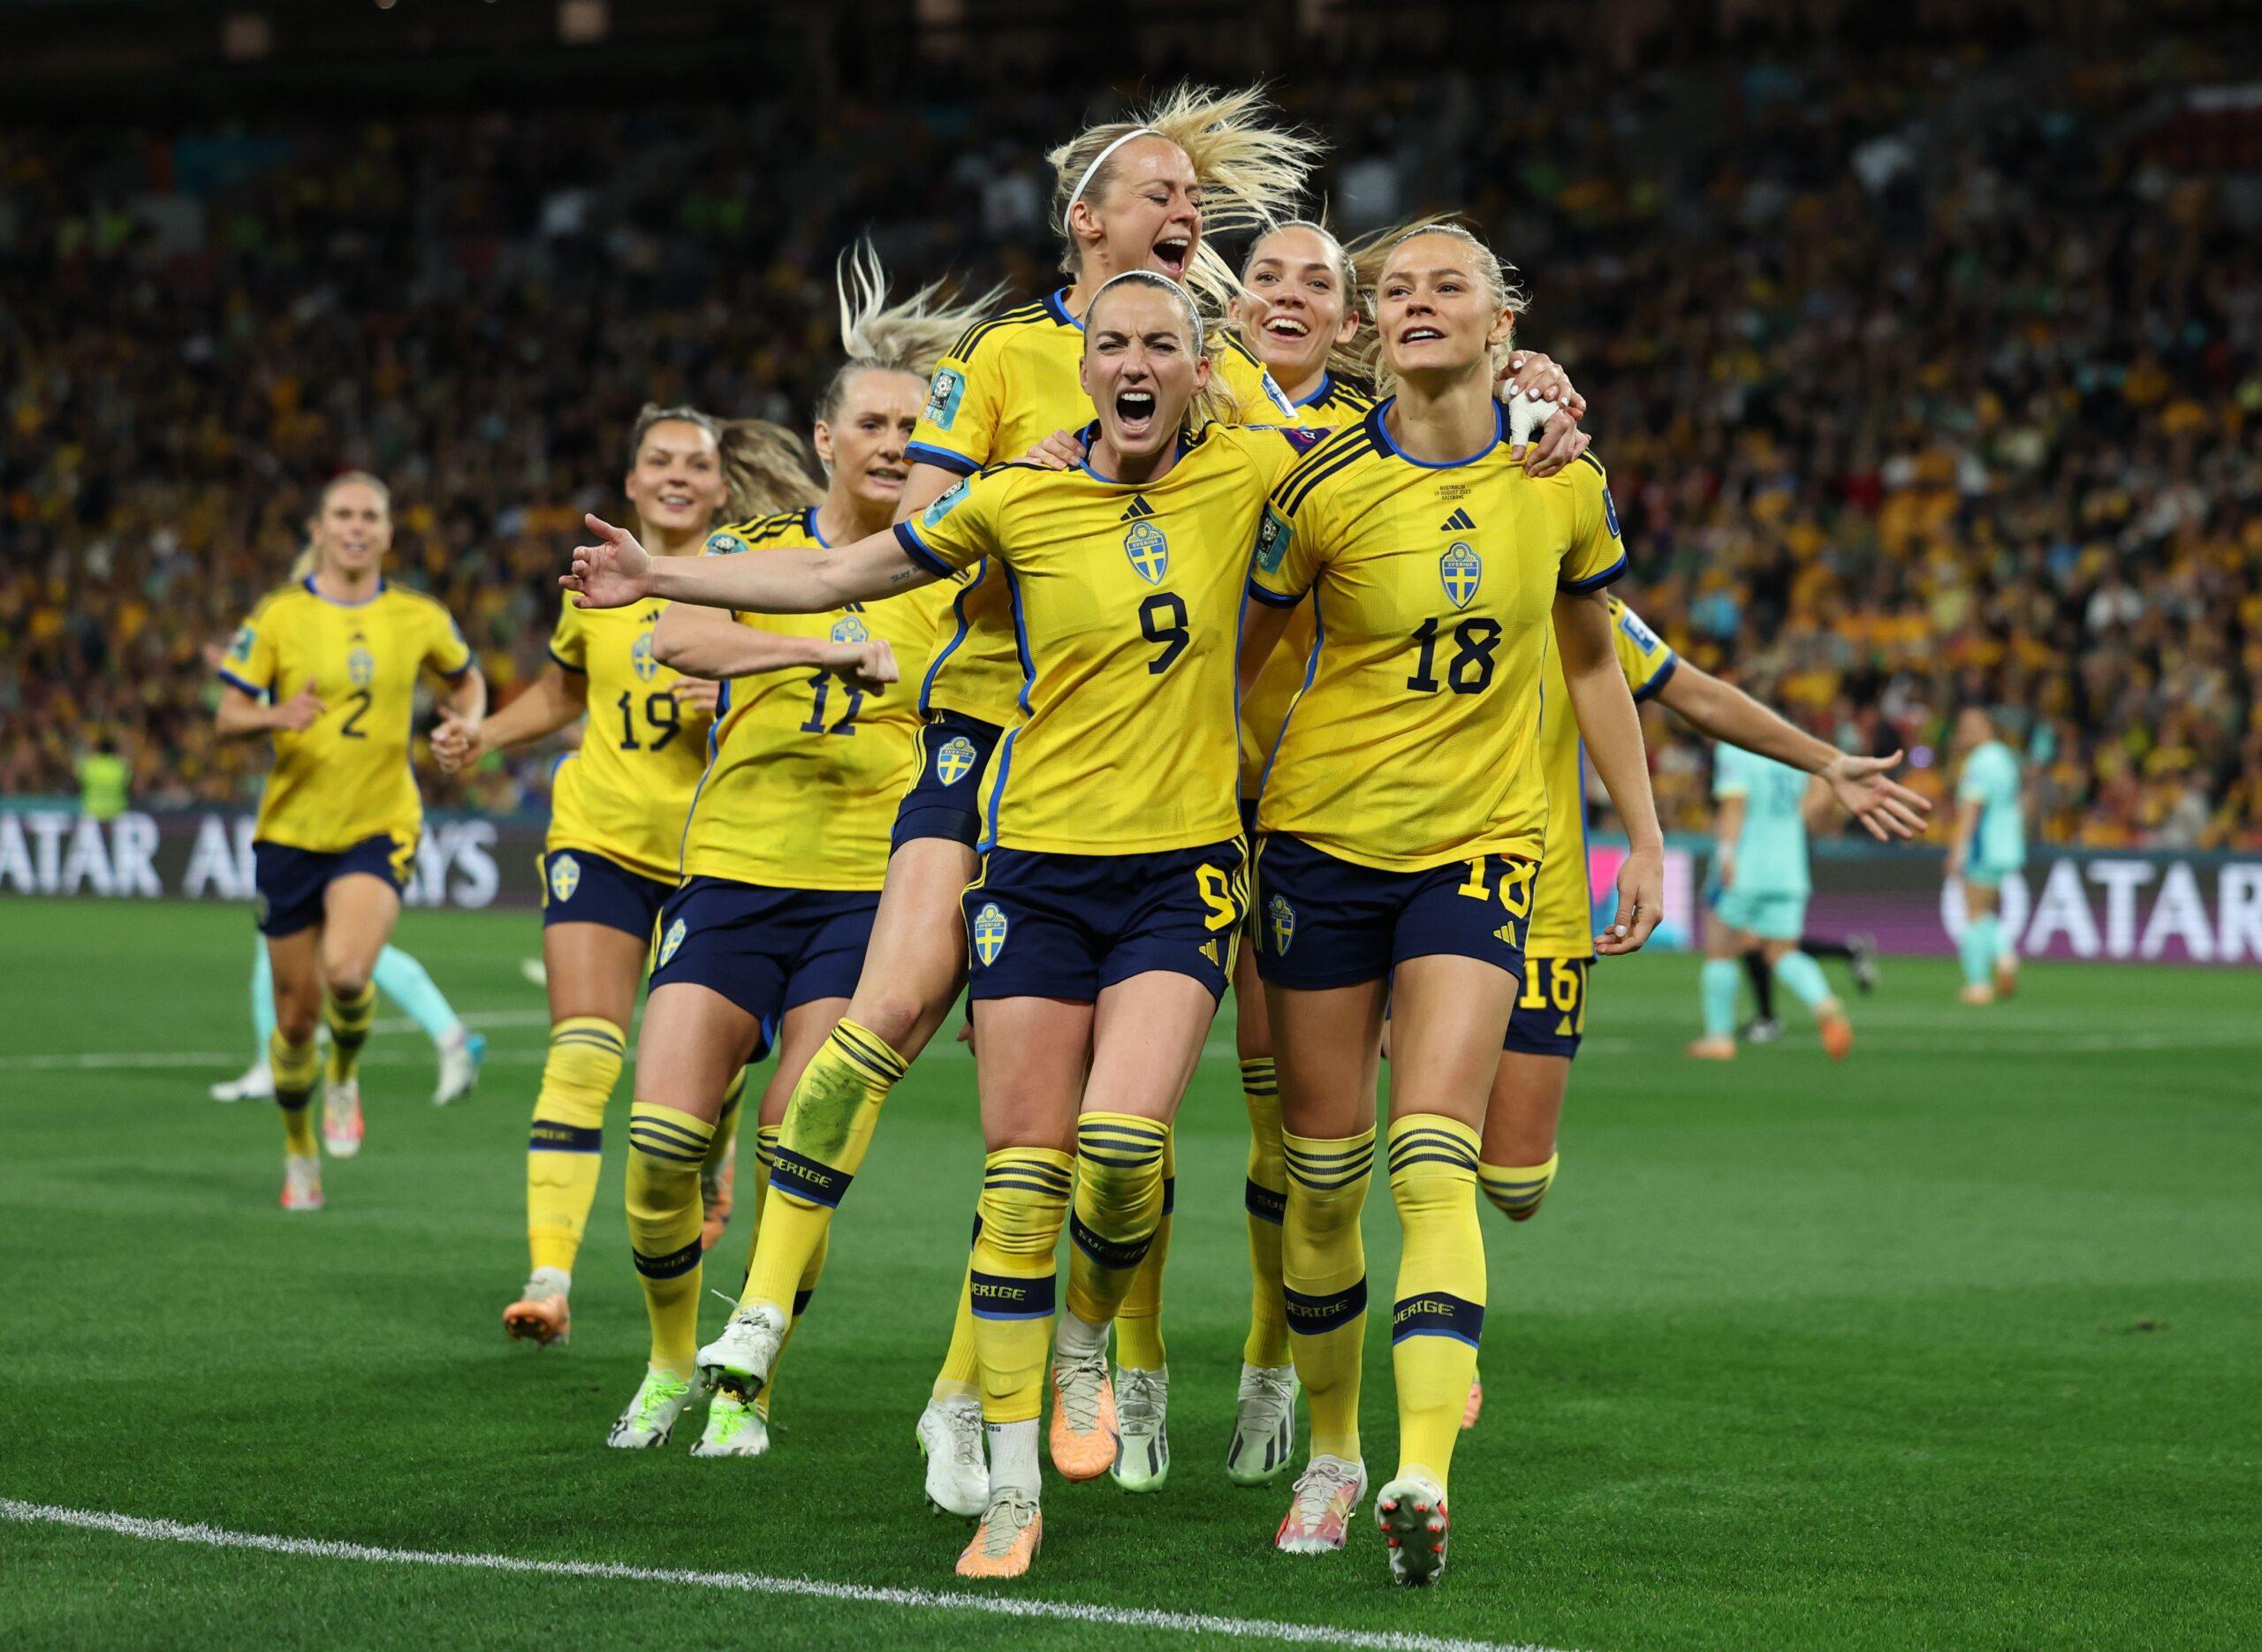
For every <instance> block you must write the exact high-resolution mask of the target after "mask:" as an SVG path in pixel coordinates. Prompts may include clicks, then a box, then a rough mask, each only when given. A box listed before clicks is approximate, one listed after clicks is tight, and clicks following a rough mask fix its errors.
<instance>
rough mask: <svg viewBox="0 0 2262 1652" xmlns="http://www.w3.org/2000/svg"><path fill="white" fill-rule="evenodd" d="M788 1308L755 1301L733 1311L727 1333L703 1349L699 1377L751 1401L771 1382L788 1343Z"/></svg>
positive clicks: (724, 1332) (722, 1390) (724, 1392)
mask: <svg viewBox="0 0 2262 1652" xmlns="http://www.w3.org/2000/svg"><path fill="white" fill-rule="evenodd" d="M785 1344H786V1310H785V1309H783V1308H781V1307H778V1305H777V1304H776V1303H774V1302H755V1303H752V1304H749V1305H748V1306H747V1307H740V1308H739V1309H738V1310H737V1311H736V1312H734V1313H733V1314H732V1315H731V1318H730V1322H729V1323H728V1324H726V1325H725V1326H724V1327H723V1334H722V1335H721V1336H719V1337H717V1338H715V1340H714V1341H712V1342H710V1343H709V1344H708V1345H706V1346H705V1347H703V1348H702V1349H701V1350H700V1351H699V1380H700V1381H701V1382H702V1383H706V1384H707V1386H708V1387H710V1388H711V1389H713V1390H714V1391H716V1392H717V1393H718V1394H729V1395H732V1396H733V1397H735V1398H739V1399H742V1400H745V1401H747V1402H748V1404H749V1405H750V1404H752V1403H753V1402H754V1400H755V1398H756V1397H757V1396H759V1395H760V1394H761V1392H762V1388H763V1383H767V1382H769V1380H770V1372H771V1370H772V1369H774V1368H776V1366H777V1364H778V1349H780V1348H782V1347H783V1346H785Z"/></svg>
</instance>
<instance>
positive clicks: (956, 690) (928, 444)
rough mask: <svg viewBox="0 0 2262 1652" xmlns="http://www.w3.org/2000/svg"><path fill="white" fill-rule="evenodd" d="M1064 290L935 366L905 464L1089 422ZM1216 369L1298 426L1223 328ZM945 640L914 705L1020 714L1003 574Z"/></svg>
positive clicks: (985, 459) (1262, 412)
mask: <svg viewBox="0 0 2262 1652" xmlns="http://www.w3.org/2000/svg"><path fill="white" fill-rule="evenodd" d="M1068 291H1069V290H1068V289H1067V288H1066V287H1062V288H1060V289H1059V291H1058V292H1051V293H1048V294H1046V295H1045V296H1044V298H1042V299H1038V300H1037V301H1036V303H1034V304H1024V305H1022V306H1021V307H1019V308H1016V309H1011V310H1007V311H1006V312H1005V313H1004V314H1001V315H998V316H996V317H993V318H992V319H991V320H989V321H986V322H980V323H978V324H976V325H975V326H974V327H971V328H969V329H968V330H967V333H966V336H965V337H962V338H960V340H959V341H958V343H957V344H955V345H953V346H952V347H951V352H950V354H948V355H946V356H945V357H944V358H943V360H942V363H941V365H940V366H938V367H937V368H936V369H935V377H934V380H933V382H932V383H931V384H930V386H929V388H928V392H927V405H926V408H925V410H924V411H923V412H922V413H921V414H920V416H919V424H918V428H916V429H915V430H913V431H912V433H911V443H910V445H909V446H908V447H907V448H906V449H905V450H904V452H905V456H906V457H907V458H909V459H910V460H911V462H912V463H914V464H918V465H934V466H940V467H941V468H942V469H944V470H947V471H951V472H953V473H955V474H958V475H960V476H970V475H972V474H974V473H975V472H976V471H978V470H983V469H986V468H987V467H989V466H993V465H1002V464H1008V463H1011V462H1012V461H1013V460H1015V459H1020V458H1026V457H1027V456H1028V454H1029V450H1030V449H1031V448H1034V447H1035V446H1036V444H1037V443H1039V442H1041V441H1043V440H1044V438H1045V437H1046V436H1051V434H1052V433H1053V432H1054V431H1055V430H1081V429H1082V428H1084V427H1085V426H1086V425H1088V424H1089V423H1090V422H1091V421H1092V403H1091V398H1090V397H1089V396H1087V395H1086V394H1085V393H1084V388H1083V385H1082V383H1080V382H1079V381H1078V378H1077V364H1078V363H1079V362H1080V361H1081V360H1082V357H1083V352H1084V324H1083V322H1082V321H1081V320H1079V319H1078V318H1077V317H1075V316H1073V315H1071V314H1068V310H1067V306H1066V299H1067V296H1068ZM1218 370H1219V371H1220V372H1221V373H1222V374H1223V375H1225V380H1226V384H1227V385H1228V386H1230V387H1231V389H1232V390H1233V396H1234V398H1235V399H1237V400H1238V401H1239V402H1240V404H1241V419H1242V421H1245V422H1249V423H1264V424H1271V423H1279V424H1293V423H1294V422H1295V421H1296V410H1295V408H1294V405H1292V404H1291V403H1290V402H1289V400H1288V398H1287V397H1286V396H1284V395H1283V394H1281V391H1280V387H1279V385H1278V384H1276V383H1273V382H1272V375H1271V374H1270V373H1267V372H1266V371H1265V370H1264V364H1263V363H1262V362H1260V361H1258V360H1257V359H1256V357H1255V356H1253V355H1251V354H1250V353H1249V350H1248V347H1247V346H1245V345H1242V344H1241V341H1240V340H1239V339H1237V338H1233V337H1230V336H1228V338H1227V341H1226V351H1225V353H1224V355H1223V357H1222V358H1221V359H1220V361H1219V366H1218ZM952 620H953V624H952V627H951V635H950V637H949V639H948V640H946V641H945V643H944V645H943V647H942V648H940V649H939V650H937V653H936V655H935V661H934V664H933V667H932V669H931V670H930V672H929V674H928V680H927V681H925V682H923V683H922V684H921V685H920V691H919V705H920V709H922V710H925V709H928V708H930V707H933V708H937V709H945V710H950V711H956V712H959V713H961V714H962V715H964V716H971V717H979V718H980V719H981V720H982V721H983V722H984V723H994V724H998V726H999V727H1001V728H1011V727H1013V724H1016V723H1017V722H1019V721H1020V720H1021V711H1020V709H1019V707H1020V701H1021V662H1020V660H1019V659H1018V658H1017V657H1016V655H1015V654H1014V650H1013V617H1012V614H1011V612H1010V611H1009V605H1008V602H1007V599H1006V590H1005V587H1004V584H1003V582H1002V581H1000V580H992V579H988V578H985V577H983V575H982V574H981V573H980V572H975V575H974V577H973V578H972V579H970V580H967V581H966V582H964V583H963V584H962V586H961V587H960V590H959V593H958V597H957V600H956V602H955V603H954V604H953V613H952Z"/></svg>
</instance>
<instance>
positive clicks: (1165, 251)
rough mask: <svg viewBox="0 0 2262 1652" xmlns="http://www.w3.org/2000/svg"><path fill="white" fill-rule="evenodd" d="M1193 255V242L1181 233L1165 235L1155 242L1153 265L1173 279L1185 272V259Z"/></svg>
mask: <svg viewBox="0 0 2262 1652" xmlns="http://www.w3.org/2000/svg"><path fill="white" fill-rule="evenodd" d="M1193 256H1194V243H1193V242H1192V241H1191V240H1189V239H1187V238H1186V237H1185V236H1183V235H1172V236H1165V238H1164V239H1161V240H1159V241H1157V242H1156V243H1155V246H1154V257H1155V267H1156V268H1157V269H1160V270H1161V271H1162V272H1163V273H1164V274H1165V275H1166V276H1169V277H1173V279H1175V278H1176V277H1180V276H1182V275H1184V274H1185V273H1186V265H1187V261H1188V259H1190V258H1192V257H1193Z"/></svg>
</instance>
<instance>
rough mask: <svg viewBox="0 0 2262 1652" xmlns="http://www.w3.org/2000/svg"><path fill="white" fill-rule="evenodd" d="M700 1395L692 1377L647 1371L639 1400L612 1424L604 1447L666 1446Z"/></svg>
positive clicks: (643, 1448)
mask: <svg viewBox="0 0 2262 1652" xmlns="http://www.w3.org/2000/svg"><path fill="white" fill-rule="evenodd" d="M699 1395H700V1386H699V1384H698V1383H696V1382H695V1381H694V1380H692V1379H691V1378H689V1377H683V1376H678V1375H676V1374H675V1373H674V1372H672V1371H646V1372H645V1373H644V1380H643V1381H642V1382H641V1383H638V1384H637V1385H636V1397H635V1398H634V1399H632V1400H630V1401H629V1402H628V1409H627V1410H626V1411H624V1412H622V1413H620V1416H619V1419H618V1420H617V1421H615V1422H614V1423H613V1425H612V1432H611V1433H610V1434H608V1435H606V1436H604V1443H605V1444H607V1445H611V1446H615V1447H618V1448H619V1450H621V1451H649V1450H651V1449H653V1448H654V1447H656V1446H662V1445H665V1444H667V1443H668V1436H670V1435H671V1434H673V1433H674V1432H675V1421H676V1419H677V1418H678V1417H680V1416H681V1415H683V1413H684V1412H685V1410H686V1409H687V1407H688V1406H690V1404H691V1402H692V1401H693V1400H695V1399H696V1398H699Z"/></svg>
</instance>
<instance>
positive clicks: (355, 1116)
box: [322, 1079, 361, 1159]
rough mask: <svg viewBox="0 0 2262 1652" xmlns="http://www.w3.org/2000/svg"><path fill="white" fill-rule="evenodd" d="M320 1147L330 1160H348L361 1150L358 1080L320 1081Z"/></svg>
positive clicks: (359, 1081) (359, 1084)
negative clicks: (339, 1082)
mask: <svg viewBox="0 0 2262 1652" xmlns="http://www.w3.org/2000/svg"><path fill="white" fill-rule="evenodd" d="M322 1144H323V1147H324V1148H328V1149H329V1152H330V1157H332V1158H334V1159H350V1158H352V1157H353V1156H354V1155H355V1154H356V1153H359V1152H360V1151H361V1080H359V1079H348V1080H345V1083H343V1084H334V1083H332V1082H331V1081H330V1080H328V1079H324V1080H323V1085H322Z"/></svg>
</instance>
